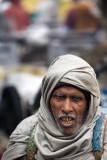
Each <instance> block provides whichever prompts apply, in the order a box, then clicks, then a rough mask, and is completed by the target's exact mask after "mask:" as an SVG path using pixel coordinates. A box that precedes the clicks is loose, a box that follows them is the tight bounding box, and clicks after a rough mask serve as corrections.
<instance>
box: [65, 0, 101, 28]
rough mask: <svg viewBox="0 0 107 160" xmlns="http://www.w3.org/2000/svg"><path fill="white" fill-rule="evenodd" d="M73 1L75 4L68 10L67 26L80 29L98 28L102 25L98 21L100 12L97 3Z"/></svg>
mask: <svg viewBox="0 0 107 160" xmlns="http://www.w3.org/2000/svg"><path fill="white" fill-rule="evenodd" d="M73 1H74V2H75V5H74V6H73V7H72V8H71V9H70V10H69V11H68V14H67V16H66V19H65V26H67V27H68V28H69V29H75V30H79V31H83V30H94V31H96V30H98V29H99V27H100V25H99V21H98V16H99V15H100V13H99V11H98V9H97V8H96V7H95V3H93V2H92V1H91V2H89V1H82V0H73Z"/></svg>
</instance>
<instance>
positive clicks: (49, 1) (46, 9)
mask: <svg viewBox="0 0 107 160" xmlns="http://www.w3.org/2000/svg"><path fill="white" fill-rule="evenodd" d="M57 9H58V8H57V2H56V1H55V0H41V1H40V2H38V4H37V6H36V13H37V15H38V18H37V22H40V23H45V24H53V23H55V22H56V18H57Z"/></svg>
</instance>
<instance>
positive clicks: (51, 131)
mask: <svg viewBox="0 0 107 160" xmlns="http://www.w3.org/2000/svg"><path fill="white" fill-rule="evenodd" d="M59 81H60V82H65V83H68V84H71V85H74V86H77V87H79V88H81V89H83V90H86V91H88V92H90V95H91V100H90V104H89V112H88V115H87V119H86V120H85V122H84V124H83V125H82V126H81V128H80V129H79V130H78V131H77V132H76V133H74V134H72V135H69V136H66V135H64V134H62V133H61V132H60V130H59V129H58V126H57V125H56V123H55V121H54V119H53V117H52V115H51V112H50V110H49V107H50V106H49V100H50V96H51V94H52V91H53V89H54V88H55V86H56V85H57V83H58V82H59ZM99 97H100V92H99V86H98V82H97V80H96V75H95V72H94V70H93V68H92V67H91V66H90V65H89V64H88V63H87V62H86V61H84V60H83V59H81V58H79V57H77V56H74V55H64V56H60V57H58V58H56V59H55V60H54V61H53V63H52V64H51V65H50V67H49V69H48V71H47V73H46V75H45V76H44V78H43V82H42V97H41V104H40V109H39V112H38V124H37V130H36V134H35V137H34V138H35V139H34V140H35V143H36V145H37V147H38V152H37V154H36V155H35V159H37V160H53V159H54V160H83V158H84V159H85V160H86V159H89V157H90V156H92V143H91V141H92V135H93V128H94V126H95V122H96V120H97V119H98V117H99V116H100V114H101V113H100V109H99V102H100V98H99ZM93 159H94V158H92V157H91V160H93Z"/></svg>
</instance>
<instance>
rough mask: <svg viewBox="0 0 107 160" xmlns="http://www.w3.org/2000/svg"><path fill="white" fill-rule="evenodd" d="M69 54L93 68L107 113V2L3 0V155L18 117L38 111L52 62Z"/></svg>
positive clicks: (0, 62)
mask: <svg viewBox="0 0 107 160" xmlns="http://www.w3.org/2000/svg"><path fill="white" fill-rule="evenodd" d="M64 54H73V55H77V56H79V57H82V58H83V59H85V60H86V61H87V62H88V63H90V65H91V66H92V67H93V68H94V70H95V72H96V76H97V78H98V82H99V85H100V91H101V110H102V112H104V113H107V1H106V0H94V1H93V0H87V1H85V0H0V159H1V157H2V154H3V152H4V151H5V149H6V145H7V143H8V138H9V136H10V134H11V133H12V132H13V130H14V129H15V128H16V126H17V125H18V124H19V122H20V121H21V120H23V119H24V118H26V117H28V116H30V115H32V114H34V113H35V112H36V111H37V110H38V108H39V105H40V97H41V90H40V88H41V82H42V78H43V76H44V74H45V72H46V70H47V68H48V66H49V65H50V63H51V62H52V61H53V60H54V58H56V57H57V56H60V55H64Z"/></svg>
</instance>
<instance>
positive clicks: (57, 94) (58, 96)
mask: <svg viewBox="0 0 107 160" xmlns="http://www.w3.org/2000/svg"><path fill="white" fill-rule="evenodd" d="M53 96H54V97H56V98H58V99H62V98H64V95H63V94H61V93H55V94H54V95H53Z"/></svg>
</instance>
